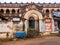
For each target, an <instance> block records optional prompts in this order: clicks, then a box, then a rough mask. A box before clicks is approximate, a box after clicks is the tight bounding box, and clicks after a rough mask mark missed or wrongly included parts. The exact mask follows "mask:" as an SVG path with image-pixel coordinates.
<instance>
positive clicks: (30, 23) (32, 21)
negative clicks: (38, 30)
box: [29, 17, 35, 28]
mask: <svg viewBox="0 0 60 45" xmlns="http://www.w3.org/2000/svg"><path fill="white" fill-rule="evenodd" d="M29 28H35V20H34V17H30V18H29Z"/></svg>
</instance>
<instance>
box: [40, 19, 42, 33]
mask: <svg viewBox="0 0 60 45" xmlns="http://www.w3.org/2000/svg"><path fill="white" fill-rule="evenodd" d="M41 23H42V20H39V32H41V31H42V29H41V27H42V26H41Z"/></svg>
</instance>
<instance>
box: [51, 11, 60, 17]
mask: <svg viewBox="0 0 60 45" xmlns="http://www.w3.org/2000/svg"><path fill="white" fill-rule="evenodd" d="M52 14H53V16H56V17H60V12H59V11H54V12H52Z"/></svg>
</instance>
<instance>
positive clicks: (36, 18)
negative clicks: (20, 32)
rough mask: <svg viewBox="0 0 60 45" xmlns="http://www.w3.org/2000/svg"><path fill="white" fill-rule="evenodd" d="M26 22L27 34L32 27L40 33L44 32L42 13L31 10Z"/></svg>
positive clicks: (27, 14)
mask: <svg viewBox="0 0 60 45" xmlns="http://www.w3.org/2000/svg"><path fill="white" fill-rule="evenodd" d="M24 18H25V19H26V20H25V31H26V32H27V30H28V28H29V27H30V26H31V27H32V28H35V29H37V30H38V28H39V32H40V31H41V30H42V24H41V23H42V20H43V16H42V13H40V12H39V11H36V10H30V11H28V12H27V13H26V14H25V15H24Z"/></svg>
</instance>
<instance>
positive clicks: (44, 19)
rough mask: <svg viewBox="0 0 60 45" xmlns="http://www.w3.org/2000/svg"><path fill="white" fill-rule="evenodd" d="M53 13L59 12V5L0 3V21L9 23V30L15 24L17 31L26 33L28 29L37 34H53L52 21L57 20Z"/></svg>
mask: <svg viewBox="0 0 60 45" xmlns="http://www.w3.org/2000/svg"><path fill="white" fill-rule="evenodd" d="M53 11H60V3H17V2H16V3H12V2H10V3H6V2H5V3H0V17H1V18H4V19H2V20H6V21H7V22H10V23H11V25H12V26H11V25H10V27H11V28H13V27H14V25H15V24H17V25H18V26H19V28H20V29H19V31H25V32H26V33H27V30H28V29H30V28H31V29H32V30H38V31H39V32H55V23H54V21H55V20H58V18H57V19H55V17H54V16H53V13H52V12H53ZM10 23H9V24H10ZM57 23H58V21H57ZM58 25H59V24H58ZM57 27H58V26H57ZM13 30H15V28H14V29H13Z"/></svg>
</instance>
